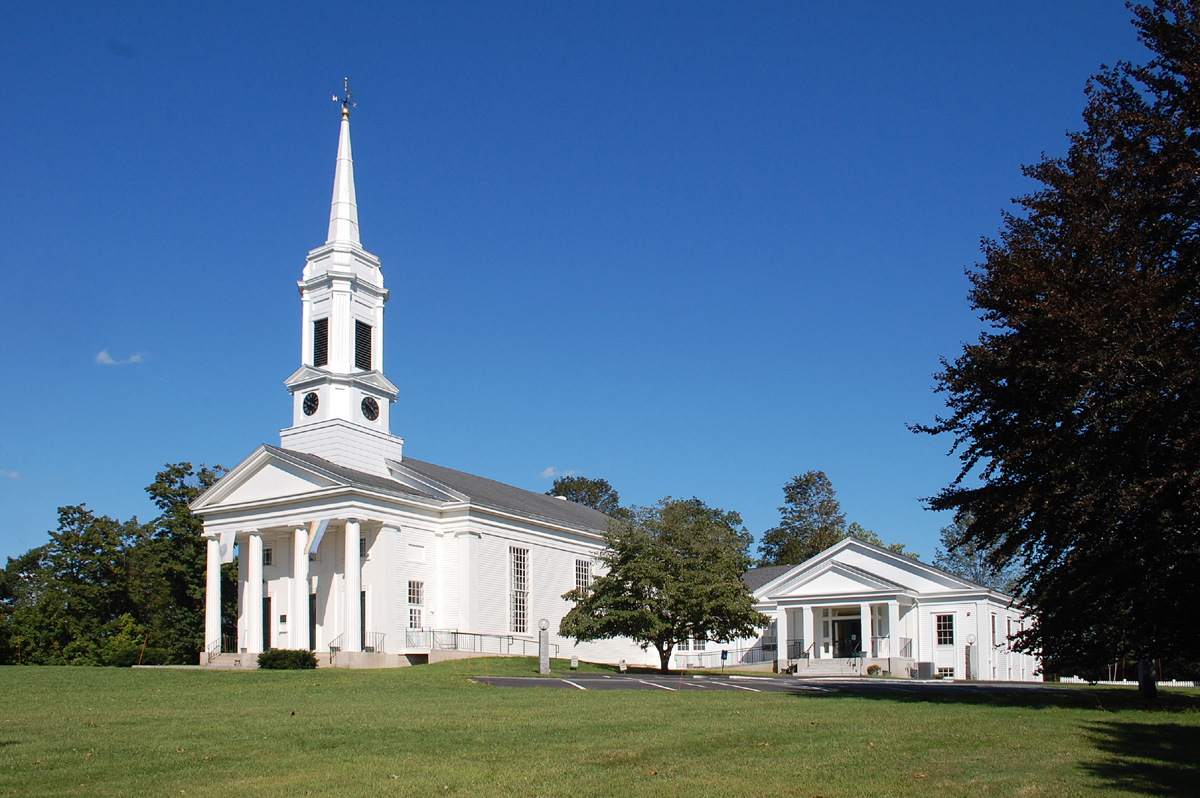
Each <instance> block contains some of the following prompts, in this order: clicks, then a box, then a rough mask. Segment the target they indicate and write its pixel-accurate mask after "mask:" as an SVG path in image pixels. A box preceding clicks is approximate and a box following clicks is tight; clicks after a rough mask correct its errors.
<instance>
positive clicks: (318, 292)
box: [280, 90, 403, 474]
mask: <svg viewBox="0 0 1200 798" xmlns="http://www.w3.org/2000/svg"><path fill="white" fill-rule="evenodd" d="M334 99H335V100H339V98H338V97H334ZM340 102H341V104H342V123H341V130H340V132H339V134H338V153H337V164H336V166H335V167H334V178H333V201H332V203H331V205H330V210H329V237H328V239H327V240H326V241H325V243H324V244H323V245H321V246H319V247H317V248H316V249H314V250H313V251H312V252H309V253H308V259H307V261H308V262H307V263H306V264H305V266H304V276H303V278H302V279H301V280H300V282H299V283H297V286H298V287H299V289H300V304H301V319H302V321H301V323H302V333H301V349H300V360H301V364H302V365H301V366H300V368H299V370H298V371H296V372H295V373H294V374H292V376H290V377H288V378H287V380H286V381H285V382H284V384H285V385H287V388H288V391H289V392H290V393H291V394H292V426H291V427H289V428H287V429H285V430H283V431H282V432H281V433H280V438H281V442H282V445H283V447H284V448H285V449H294V450H296V451H302V452H309V453H310V454H316V455H319V456H321V457H324V458H326V459H327V460H332V461H333V462H335V463H339V464H341V465H345V466H348V467H351V468H355V469H358V470H360V471H368V472H372V473H377V474H387V473H388V471H387V465H386V461H387V460H389V459H391V460H396V461H398V460H400V452H401V445H402V444H403V441H402V440H401V439H400V438H397V437H395V436H394V435H392V434H391V432H390V430H389V422H388V417H389V410H390V405H391V404H392V402H394V401H396V394H397V393H398V391H397V389H396V386H395V385H393V384H392V383H391V382H390V381H388V379H387V377H385V376H383V306H384V303H385V302H387V298H388V291H387V289H386V288H384V287H383V273H382V271H381V270H380V265H379V259H378V258H376V257H375V256H374V255H372V254H371V253H369V252H367V251H366V250H364V249H363V248H362V244H361V242H360V241H359V237H358V204H357V202H356V200H355V196H354V161H353V159H352V158H351V155H350V109H351V108H352V107H353V106H354V102H353V95H352V94H350V92H349V91H348V90H347V91H346V93H345V95H344V96H343V97H342V98H341V99H340Z"/></svg>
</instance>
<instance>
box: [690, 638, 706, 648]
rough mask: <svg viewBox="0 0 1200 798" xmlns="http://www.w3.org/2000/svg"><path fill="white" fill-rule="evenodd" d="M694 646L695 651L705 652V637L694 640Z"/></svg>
mask: <svg viewBox="0 0 1200 798" xmlns="http://www.w3.org/2000/svg"><path fill="white" fill-rule="evenodd" d="M692 645H693V646H694V647H695V649H696V650H697V651H703V650H704V638H703V637H694V638H692Z"/></svg>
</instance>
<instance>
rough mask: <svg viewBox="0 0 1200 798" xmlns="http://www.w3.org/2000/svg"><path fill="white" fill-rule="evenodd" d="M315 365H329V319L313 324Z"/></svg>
mask: <svg viewBox="0 0 1200 798" xmlns="http://www.w3.org/2000/svg"><path fill="white" fill-rule="evenodd" d="M313 365H314V366H327V365H329V319H317V320H316V321H314V322H313Z"/></svg>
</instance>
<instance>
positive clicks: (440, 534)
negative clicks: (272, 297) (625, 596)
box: [192, 101, 1033, 679]
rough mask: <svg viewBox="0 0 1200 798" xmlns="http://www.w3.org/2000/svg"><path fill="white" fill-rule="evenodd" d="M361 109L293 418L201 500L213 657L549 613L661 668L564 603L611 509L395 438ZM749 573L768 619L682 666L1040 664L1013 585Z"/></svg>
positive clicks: (475, 638) (847, 565) (346, 133)
mask: <svg viewBox="0 0 1200 798" xmlns="http://www.w3.org/2000/svg"><path fill="white" fill-rule="evenodd" d="M349 109H350V104H349V102H348V101H347V102H343V104H342V119H341V128H340V133H339V139H338V149H337V160H336V166H335V170H334V189H333V200H332V203H331V209H330V216H329V229H328V235H327V238H326V241H325V243H324V244H322V245H321V246H319V247H317V248H316V249H314V250H312V251H311V252H309V253H308V257H307V261H306V263H305V266H304V270H303V273H302V275H301V279H300V280H299V282H298V284H297V285H298V288H299V293H300V319H301V324H300V338H301V353H302V354H301V362H300V363H299V367H298V368H297V369H296V370H295V372H294V373H292V375H291V376H290V377H288V378H287V380H285V383H284V384H285V386H286V387H287V389H288V392H289V393H290V395H291V404H292V425H291V426H290V427H288V428H286V429H284V430H282V431H281V432H280V440H279V445H278V446H273V445H268V444H263V445H262V446H259V447H258V448H257V449H256V450H255V451H254V452H252V453H251V454H250V455H249V456H248V457H247V458H246V459H244V460H243V461H242V462H241V463H239V464H238V465H237V466H236V467H235V468H234V469H233V470H232V471H230V472H229V473H228V474H227V475H226V476H225V477H224V478H223V479H221V480H220V481H219V482H218V483H217V484H216V485H214V486H213V487H212V488H211V489H210V490H208V491H207V492H205V493H204V495H202V496H201V497H200V498H198V499H197V500H196V501H195V502H194V503H193V505H192V511H193V512H194V513H195V514H196V515H197V516H198V517H200V518H202V519H203V522H204V535H205V537H206V538H207V541H208V543H207V546H208V549H207V551H208V560H207V569H208V570H207V588H206V594H207V595H206V614H205V641H206V650H205V651H204V652H203V653H202V654H201V664H210V665H224V666H230V665H237V664H240V665H242V666H245V667H252V666H253V661H254V655H256V654H257V653H259V652H262V651H265V650H268V649H271V648H291V649H310V650H313V651H315V652H318V653H319V655H320V656H319V659H320V661H321V664H322V665H336V666H343V667H395V666H401V665H408V664H413V663H419V662H426V661H430V660H436V659H441V658H451V657H458V656H471V655H477V654H483V653H486V654H490V655H496V654H535V653H536V651H537V648H536V646H537V644H536V634H537V632H536V630H537V628H538V625H539V622H540V621H543V620H544V621H546V622H547V623H548V628H549V630H550V639H551V644H552V646H554V647H556V648H555V650H554V655H555V656H564V657H569V656H573V655H577V656H579V657H580V659H583V660H588V661H594V662H610V663H615V662H618V661H620V660H625V661H626V662H627V663H629V664H630V665H643V664H644V665H652V666H657V665H658V657H657V654H656V652H654V651H653V649H651V650H649V651H646V650H643V649H641V648H640V647H638V646H637V645H636V644H634V643H633V642H631V641H629V640H612V641H597V642H593V643H581V644H578V645H576V644H575V643H574V642H573V641H571V640H568V639H563V638H560V637H559V636H558V635H557V630H558V624H559V621H560V620H561V618H562V617H563V616H564V615H565V614H566V613H567V611H568V610H569V609H570V607H569V605H568V602H567V601H565V600H564V599H563V598H562V595H563V594H564V593H567V592H568V591H570V590H572V589H574V588H576V587H578V586H584V585H588V584H590V583H591V580H592V578H593V569H594V568H596V566H597V556H598V554H599V553H600V551H601V550H602V548H603V545H604V541H603V535H604V531H605V528H606V517H605V516H604V515H602V514H601V513H599V512H597V511H595V510H593V509H591V508H589V507H585V506H582V505H579V504H575V503H573V502H569V501H564V500H561V499H557V498H553V497H550V496H545V495H542V494H540V493H535V492H532V491H527V490H523V489H520V488H516V487H513V486H510V485H505V484H502V483H499V482H496V481H494V480H490V479H486V478H484V477H479V476H475V475H472V474H467V473H464V472H461V471H455V470H453V469H450V468H445V467H443V466H439V465H434V464H432V463H427V462H422V461H420V460H414V459H412V458H410V457H407V456H405V455H404V451H403V450H404V441H403V439H401V438H399V437H397V436H395V435H393V434H392V433H391V428H390V422H389V419H390V410H391V406H392V404H393V403H394V402H395V400H396V395H397V392H398V391H397V388H396V386H395V385H394V384H393V383H392V382H391V381H390V380H388V378H387V377H386V376H384V371H383V363H384V352H383V341H384V336H383V328H384V306H385V304H386V302H387V300H388V290H387V289H386V288H385V287H384V278H383V272H382V269H381V265H380V261H379V259H378V258H376V257H375V256H374V255H372V254H371V253H369V252H367V251H366V250H365V249H363V247H362V244H361V242H360V238H359V228H358V208H357V202H356V199H355V191H354V166H353V160H352V158H351V148H350V119H349V116H350V115H349ZM235 547H236V549H237V551H238V554H239V556H238V557H237V561H238V582H237V593H238V595H237V598H238V602H237V606H238V610H237V628H236V634H235V635H234V636H233V637H232V638H227V637H224V636H223V635H222V618H221V579H220V569H221V564H222V563H227V562H231V561H232V559H233V552H234V549H235ZM746 580H747V583H748V584H749V586H750V587H751V588H753V589H754V591H755V595H756V597H757V598H758V601H759V607H760V609H761V610H762V611H763V612H766V613H767V614H769V615H770V616H771V617H772V618H774V622H773V623H772V625H771V627H770V628H769V629H767V630H765V631H764V633H763V635H762V636H761V637H759V638H757V639H755V640H747V641H741V642H740V643H739V642H734V643H729V644H723V645H722V646H720V647H718V646H717V644H715V643H706V642H705V641H689V643H688V644H687V645H686V646H683V647H681V650H679V651H677V652H676V654H675V662H674V664H675V665H676V666H677V667H682V666H693V665H695V666H701V667H712V666H714V665H715V666H718V667H719V665H720V660H719V657H720V653H721V651H722V650H724V651H725V652H727V653H726V660H725V662H726V664H728V665H739V664H741V665H758V666H760V667H763V666H765V667H771V668H779V669H788V668H793V669H797V670H798V671H799V672H800V673H804V672H807V669H809V668H814V667H815V668H817V670H819V669H820V668H821V667H822V666H829V667H835V668H841V669H842V670H845V669H846V668H862V667H865V664H864V659H863V658H864V657H869V658H870V659H872V660H876V659H878V660H881V661H884V662H886V663H887V664H888V669H889V670H892V671H893V672H899V671H900V670H901V669H902V668H906V667H908V663H915V662H917V661H925V660H929V661H933V662H934V663H935V667H936V668H938V669H942V672H943V673H948V672H950V671H949V670H947V669H953V673H954V675H955V676H958V677H960V678H962V677H965V676H967V675H968V674H967V672H966V668H967V666H966V663H967V662H968V661H971V662H974V663H976V664H975V665H973V666H971V667H972V670H971V671H970V675H971V676H973V677H980V676H983V677H988V678H1001V679H1004V678H1012V679H1018V678H1032V674H1033V668H1032V665H1031V663H1029V662H1027V661H1020V662H1017V661H1016V660H1013V659H1012V657H1013V656H1015V655H1011V654H1006V655H1005V656H1006V657H1008V659H1006V660H1002V659H1001V658H1000V655H999V654H998V653H996V652H999V651H1001V650H1002V645H1001V644H998V643H996V641H997V640H1002V639H1003V638H1002V637H1001V636H998V635H1001V633H1002V632H1006V631H1007V630H1009V629H1010V628H1011V626H1010V624H1011V623H1013V622H1017V623H1019V622H1020V620H1019V613H1017V612H1015V611H1013V610H1009V609H1007V606H1008V598H1007V597H1005V596H1001V595H1000V594H996V593H994V592H990V591H987V590H984V589H983V588H980V587H979V586H978V585H973V584H971V583H969V582H964V581H963V580H961V579H957V578H955V577H951V576H949V575H948V574H945V573H943V572H941V571H939V570H937V569H935V568H931V567H930V566H926V565H923V564H921V563H917V562H914V561H912V560H909V559H908V558H906V557H898V556H896V555H894V554H892V553H891V552H886V551H884V550H882V549H877V548H875V547H873V546H869V545H867V544H859V543H858V542H857V541H854V542H850V541H846V542H843V543H842V544H839V545H838V546H836V547H834V548H832V549H830V550H828V551H827V552H824V553H822V554H821V555H819V556H818V557H816V558H813V559H812V560H810V561H809V562H807V563H803V564H801V565H798V566H787V567H781V568H775V569H771V568H762V569H755V570H753V571H751V572H749V573H748V574H747V575H746ZM946 618H949V619H950V620H949V621H947V620H946ZM997 623H999V626H996V624H997ZM947 624H949V625H948V626H947ZM989 624H991V625H990V626H989ZM972 637H973V638H974V640H971V638H972ZM947 641H950V642H947ZM988 641H990V642H989V646H990V647H989V648H987V652H988V653H987V654H982V653H980V652H983V651H984V647H983V645H982V644H983V643H984V642H988ZM971 646H975V648H974V649H971ZM971 652H974V653H971ZM856 657H857V658H858V662H857V664H856V663H853V662H852V660H854V659H855V658H856ZM969 657H975V658H976V659H974V660H969ZM1014 663H1015V666H1016V667H1015V669H1014ZM801 666H803V667H801ZM960 666H961V668H960ZM817 670H813V671H811V672H812V673H814V674H815V673H816V672H817Z"/></svg>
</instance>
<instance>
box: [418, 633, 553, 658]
mask: <svg viewBox="0 0 1200 798" xmlns="http://www.w3.org/2000/svg"><path fill="white" fill-rule="evenodd" d="M404 643H405V646H406V647H407V648H421V649H429V650H431V651H434V650H437V651H470V652H474V653H479V654H488V653H496V654H510V655H519V656H527V657H528V656H537V654H538V641H537V640H534V639H532V638H528V637H518V636H516V635H490V634H482V633H480V632H460V631H458V630H457V629H406V630H405V633H404ZM550 649H551V656H555V657H557V656H558V653H559V650H560V646H559V645H558V643H551V644H550Z"/></svg>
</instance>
